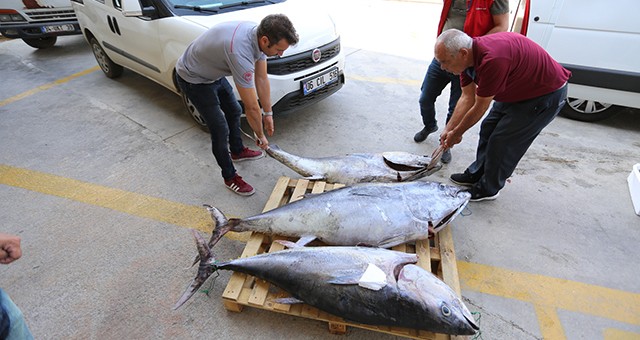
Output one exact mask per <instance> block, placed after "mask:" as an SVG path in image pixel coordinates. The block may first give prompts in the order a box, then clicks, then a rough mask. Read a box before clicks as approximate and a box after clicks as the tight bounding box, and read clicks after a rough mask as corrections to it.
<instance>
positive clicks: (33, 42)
mask: <svg viewBox="0 0 640 340" xmlns="http://www.w3.org/2000/svg"><path fill="white" fill-rule="evenodd" d="M22 41H24V42H25V43H26V44H27V45H29V46H31V47H33V48H49V47H52V46H53V45H55V44H56V41H58V37H55V36H54V37H40V38H22Z"/></svg>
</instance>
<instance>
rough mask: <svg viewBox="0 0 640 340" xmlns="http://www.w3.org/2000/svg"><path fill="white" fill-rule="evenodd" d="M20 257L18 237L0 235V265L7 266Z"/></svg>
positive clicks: (20, 250)
mask: <svg viewBox="0 0 640 340" xmlns="http://www.w3.org/2000/svg"><path fill="white" fill-rule="evenodd" d="M21 256H22V249H20V237H18V236H14V235H9V234H0V263H2V264H9V263H11V262H13V261H15V260H17V259H19V258H20V257H21Z"/></svg>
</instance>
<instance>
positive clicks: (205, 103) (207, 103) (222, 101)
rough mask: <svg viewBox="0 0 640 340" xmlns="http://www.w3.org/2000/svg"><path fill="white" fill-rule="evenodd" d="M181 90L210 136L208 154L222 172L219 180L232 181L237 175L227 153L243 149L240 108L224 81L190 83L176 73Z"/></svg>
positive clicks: (226, 82)
mask: <svg viewBox="0 0 640 340" xmlns="http://www.w3.org/2000/svg"><path fill="white" fill-rule="evenodd" d="M176 80H177V82H178V86H179V87H180V90H181V91H182V92H183V93H184V94H185V95H186V96H187V98H189V100H190V101H191V103H192V104H193V105H194V106H195V107H196V109H198V112H200V115H202V118H204V120H205V122H206V123H207V127H208V128H209V133H210V134H211V151H212V152H213V156H214V157H215V159H216V162H217V163H218V166H220V169H222V177H223V178H224V179H227V180H228V179H231V178H233V176H235V174H236V168H235V167H234V166H233V161H232V160H231V155H229V150H231V152H233V153H234V154H237V153H240V152H241V151H242V149H243V148H244V145H243V144H242V135H241V132H240V115H241V114H242V107H241V106H240V104H239V103H238V100H237V99H236V96H235V95H234V94H233V88H232V87H231V84H229V82H228V81H227V79H226V78H224V77H223V78H220V79H219V80H216V81H215V82H213V83H211V84H191V83H189V82H187V81H185V80H184V79H182V78H180V76H179V75H177V74H176Z"/></svg>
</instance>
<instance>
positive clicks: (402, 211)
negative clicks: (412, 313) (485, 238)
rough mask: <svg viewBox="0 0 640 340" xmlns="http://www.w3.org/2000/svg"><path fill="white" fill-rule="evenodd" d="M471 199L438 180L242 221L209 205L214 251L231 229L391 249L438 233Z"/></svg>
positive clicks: (356, 189) (359, 190)
mask: <svg viewBox="0 0 640 340" xmlns="http://www.w3.org/2000/svg"><path fill="white" fill-rule="evenodd" d="M470 196H471V195H470V194H469V193H468V192H466V191H463V190H462V189H461V188H460V187H457V186H453V185H446V184H441V183H436V182H406V183H362V184H357V185H353V186H348V187H342V188H339V189H335V190H331V191H328V192H324V193H320V194H311V195H305V199H303V200H299V201H296V202H292V203H289V204H286V205H284V206H281V207H278V208H276V209H273V210H270V211H267V212H265V213H262V214H259V215H255V216H251V217H247V218H243V219H238V218H231V219H227V218H226V217H225V215H224V214H223V213H222V212H221V211H220V210H218V209H217V208H215V207H211V206H207V208H208V209H209V211H210V212H211V217H212V219H213V220H214V221H215V223H216V226H215V229H214V230H213V233H212V235H211V240H210V241H209V247H210V248H212V247H213V246H214V245H215V244H216V243H217V242H218V241H219V240H220V238H222V236H223V235H224V234H226V233H227V232H229V231H235V232H243V231H256V232H261V233H265V234H275V235H282V236H287V237H299V238H300V239H299V240H298V242H297V244H298V245H300V246H303V245H306V244H308V243H309V242H311V241H313V240H315V239H318V240H320V241H322V242H324V243H325V244H328V245H343V246H356V245H367V246H373V247H383V248H390V247H393V246H395V245H398V244H401V243H405V242H409V241H415V240H420V239H426V238H428V237H429V236H430V235H433V234H434V233H436V232H438V231H439V230H440V229H442V228H443V227H444V226H446V225H447V224H448V223H450V222H451V221H452V220H453V219H454V218H455V217H456V216H457V215H458V214H459V213H460V212H461V211H462V209H464V207H465V206H466V205H467V203H468V202H469V198H470Z"/></svg>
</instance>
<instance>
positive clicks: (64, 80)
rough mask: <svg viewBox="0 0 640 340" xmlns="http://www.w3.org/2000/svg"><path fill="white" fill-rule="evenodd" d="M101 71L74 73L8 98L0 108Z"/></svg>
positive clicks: (0, 103) (89, 70) (1, 102)
mask: <svg viewBox="0 0 640 340" xmlns="http://www.w3.org/2000/svg"><path fill="white" fill-rule="evenodd" d="M99 69H100V67H99V66H95V67H92V68H90V69H88V70H84V71H82V72H78V73H74V74H72V75H70V76H68V77H65V78H62V79H58V80H56V81H54V82H51V83H48V84H44V85H40V86H38V87H36V88H34V89H31V90H29V91H25V92H22V93H20V94H18V95H15V96H13V97H10V98H7V99H5V100H3V101H0V107H2V106H5V105H8V104H11V103H13V102H15V101H18V100H20V99H23V98H26V97H28V96H31V95H34V94H36V93H38V92H40V91H44V90H48V89H50V88H52V87H54V86H57V85H60V84H64V83H67V82H69V81H71V80H73V79H75V78H78V77H82V76H84V75H86V74H89V73H91V72H94V71H97V70H99Z"/></svg>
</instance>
